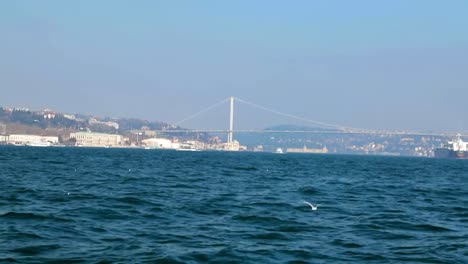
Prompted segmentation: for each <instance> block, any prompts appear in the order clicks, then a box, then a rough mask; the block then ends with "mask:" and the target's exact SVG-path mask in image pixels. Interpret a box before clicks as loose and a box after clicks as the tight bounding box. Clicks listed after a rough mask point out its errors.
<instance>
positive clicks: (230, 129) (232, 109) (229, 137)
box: [228, 96, 234, 146]
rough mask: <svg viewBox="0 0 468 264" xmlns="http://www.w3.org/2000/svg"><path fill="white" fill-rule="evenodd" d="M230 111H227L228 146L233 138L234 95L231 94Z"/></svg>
mask: <svg viewBox="0 0 468 264" xmlns="http://www.w3.org/2000/svg"><path fill="white" fill-rule="evenodd" d="M229 99H230V101H231V111H230V113H229V134H228V144H229V146H231V145H232V141H233V140H234V138H233V136H234V96H231V97H230V98H229Z"/></svg>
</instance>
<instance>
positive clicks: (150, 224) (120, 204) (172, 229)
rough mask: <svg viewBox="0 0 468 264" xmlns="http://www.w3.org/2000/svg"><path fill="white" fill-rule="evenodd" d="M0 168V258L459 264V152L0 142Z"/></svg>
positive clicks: (465, 217)
mask: <svg viewBox="0 0 468 264" xmlns="http://www.w3.org/2000/svg"><path fill="white" fill-rule="evenodd" d="M0 168H1V170H0V245H1V247H0V261H1V262H9V261H11V262H13V261H20V262H54V261H55V262H70V261H75V262H100V261H102V262H124V263H128V262H145V261H146V262H163V263H164V262H165V263H186V262H192V263H197V262H199V263H206V262H216V263H226V262H233V263H287V262H291V263H292V262H295V263H301V262H310V263H347V262H349V261H353V262H355V263H367V262H369V263H404V262H408V263H467V262H468V245H467V241H468V186H467V182H468V174H467V173H466V171H467V170H468V161H466V160H444V159H425V158H402V157H370V156H341V155H294V154H285V155H277V154H268V153H228V152H190V153H188V152H178V151H153V150H142V149H87V148H29V147H0ZM303 200H305V201H309V202H312V203H320V204H321V206H319V208H318V210H317V211H312V210H311V209H310V207H309V206H308V205H306V204H304V203H303Z"/></svg>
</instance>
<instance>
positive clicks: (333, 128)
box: [155, 96, 468, 143]
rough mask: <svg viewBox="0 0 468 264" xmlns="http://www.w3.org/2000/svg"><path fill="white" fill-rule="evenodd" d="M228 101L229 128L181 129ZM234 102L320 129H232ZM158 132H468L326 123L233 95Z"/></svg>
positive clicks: (230, 135)
mask: <svg viewBox="0 0 468 264" xmlns="http://www.w3.org/2000/svg"><path fill="white" fill-rule="evenodd" d="M227 102H229V106H230V108H229V110H230V111H229V129H181V128H180V125H181V124H183V123H186V122H187V121H189V120H192V119H194V118H197V117H199V116H200V115H203V114H205V113H207V112H209V111H210V110H212V109H214V108H216V107H218V106H220V105H222V104H225V103H227ZM235 103H241V104H245V105H248V106H251V107H253V108H256V109H259V110H262V111H265V112H269V113H271V114H274V115H278V116H282V117H286V118H289V119H292V120H296V121H301V122H303V123H304V124H309V125H314V126H315V127H318V128H320V129H310V130H309V129H307V130H271V129H239V130H234V105H235ZM155 132H159V133H214V134H223V133H224V134H227V135H228V136H227V141H228V143H231V142H232V141H233V139H234V133H303V134H369V135H401V136H405V135H407V136H443V137H454V136H456V135H461V136H468V134H460V133H454V132H447V133H430V132H429V133H428V132H418V131H389V130H372V129H362V128H355V127H349V126H342V125H337V124H331V123H326V122H322V121H317V120H312V119H309V118H305V117H301V116H297V115H293V114H289V113H285V112H282V111H278V110H275V109H272V108H269V107H266V106H262V105H259V104H256V103H252V102H249V101H247V100H244V99H241V98H237V97H234V96H231V97H228V98H225V99H223V100H221V101H219V102H217V103H215V104H213V105H210V106H208V107H206V108H204V109H202V110H200V111H198V112H196V113H194V114H192V115H190V116H188V117H186V118H184V119H182V120H180V121H178V122H175V123H173V124H172V128H170V129H163V130H156V131H155Z"/></svg>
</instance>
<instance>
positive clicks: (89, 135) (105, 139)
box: [70, 132, 123, 147]
mask: <svg viewBox="0 0 468 264" xmlns="http://www.w3.org/2000/svg"><path fill="white" fill-rule="evenodd" d="M70 138H74V139H75V140H76V143H75V144H76V146H86V147H116V146H120V145H122V141H123V137H122V136H121V135H115V134H106V133H95V132H76V133H70Z"/></svg>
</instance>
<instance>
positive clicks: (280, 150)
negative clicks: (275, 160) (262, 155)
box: [275, 148, 284, 154]
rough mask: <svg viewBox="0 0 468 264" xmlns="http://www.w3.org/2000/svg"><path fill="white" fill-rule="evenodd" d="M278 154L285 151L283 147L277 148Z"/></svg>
mask: <svg viewBox="0 0 468 264" xmlns="http://www.w3.org/2000/svg"><path fill="white" fill-rule="evenodd" d="M275 153H276V154H284V151H283V149H282V148H277V149H276V151H275Z"/></svg>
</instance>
